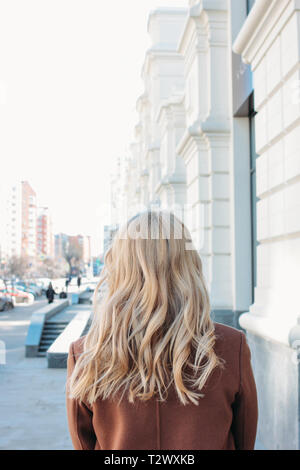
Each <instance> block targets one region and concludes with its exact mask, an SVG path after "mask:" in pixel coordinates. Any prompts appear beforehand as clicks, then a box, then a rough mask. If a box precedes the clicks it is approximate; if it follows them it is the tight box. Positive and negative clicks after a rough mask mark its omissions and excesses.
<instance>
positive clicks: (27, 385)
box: [0, 300, 72, 450]
mask: <svg viewBox="0 0 300 470" xmlns="http://www.w3.org/2000/svg"><path fill="white" fill-rule="evenodd" d="M44 304H46V301H44V300H42V301H38V302H35V303H34V304H33V305H32V306H30V307H29V306H28V307H16V308H15V309H14V310H12V311H9V312H3V313H1V315H0V339H1V340H3V341H5V344H6V349H7V355H6V364H5V365H0V396H1V401H0V417H1V418H0V449H7V450H15V449H18V450H23V449H24V450H31V449H32V450H48V449H49V450H54V449H58V450H61V449H72V445H71V441H70V438H69V434H68V429H67V420H66V411H65V381H66V370H65V369H48V368H47V359H46V358H25V347H24V344H25V339H26V334H27V329H28V325H29V322H30V318H31V315H32V313H33V311H35V310H37V309H39V308H41V307H42V306H43V305H44Z"/></svg>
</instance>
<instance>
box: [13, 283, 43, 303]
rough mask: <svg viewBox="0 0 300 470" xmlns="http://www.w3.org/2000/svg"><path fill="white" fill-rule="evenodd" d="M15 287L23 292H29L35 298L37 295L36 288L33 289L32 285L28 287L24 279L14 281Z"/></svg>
mask: <svg viewBox="0 0 300 470" xmlns="http://www.w3.org/2000/svg"><path fill="white" fill-rule="evenodd" d="M15 287H16V288H17V289H20V290H22V291H24V292H28V293H29V294H32V295H33V297H34V298H35V299H36V298H37V297H38V293H37V289H33V288H32V287H29V286H28V285H27V284H26V283H25V282H24V281H18V282H16V283H15Z"/></svg>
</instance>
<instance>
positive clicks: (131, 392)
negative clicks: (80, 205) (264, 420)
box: [67, 212, 258, 450]
mask: <svg viewBox="0 0 300 470" xmlns="http://www.w3.org/2000/svg"><path fill="white" fill-rule="evenodd" d="M94 299H96V300H95V302H94V304H95V310H94V318H93V323H92V325H91V327H90V329H89V332H88V333H87V335H86V336H85V337H82V338H80V339H78V340H77V341H74V342H73V343H71V345H70V349H69V356H68V380H67V415H68V424H69V430H70V434H71V438H72V442H73V446H74V448H75V449H80V450H100V449H103V450H112V449H116V450H122V449H123V450H124V449H126V450H129V449H131V450H133V449H157V450H159V449H172V450H183V449H189V450H211V449H214V450H221V449H222V450H235V449H241V450H245V449H249V450H250V449H253V448H254V443H255V437H256V428H257V418H258V406H257V392H256V385H255V381H254V376H253V371H252V368H251V362H250V349H249V346H248V343H247V340H246V335H245V334H244V333H243V332H242V331H239V330H237V329H235V328H231V327H229V326H225V325H222V324H218V323H214V322H213V321H212V319H211V316H210V313H211V309H210V300H209V296H208V291H207V288H206V286H205V280H204V276H203V271H202V262H201V259H200V256H199V254H198V252H197V251H196V249H195V248H194V247H193V244H192V240H191V236H190V234H189V232H188V231H187V229H186V228H185V226H184V225H183V224H182V223H181V222H180V221H179V220H178V219H177V218H176V217H175V216H174V215H172V214H169V213H167V212H145V213H142V214H138V215H137V216H135V217H133V218H132V219H130V220H129V221H128V222H127V224H126V225H125V226H124V228H121V229H120V231H119V233H118V234H117V235H116V236H115V238H114V240H113V243H112V246H111V247H110V248H109V250H108V251H107V254H106V257H105V266H104V270H103V274H102V276H101V278H100V282H99V284H98V286H97V288H96V290H95V296H94ZM97 299H98V300H97Z"/></svg>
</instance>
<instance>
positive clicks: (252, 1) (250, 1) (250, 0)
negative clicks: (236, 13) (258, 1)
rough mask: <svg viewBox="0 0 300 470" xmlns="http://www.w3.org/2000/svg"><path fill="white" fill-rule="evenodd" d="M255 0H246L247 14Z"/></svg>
mask: <svg viewBox="0 0 300 470" xmlns="http://www.w3.org/2000/svg"><path fill="white" fill-rule="evenodd" d="M254 3H255V0H247V15H249V13H250V10H251V8H252V7H253V5H254Z"/></svg>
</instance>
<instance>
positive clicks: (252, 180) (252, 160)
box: [249, 93, 258, 302]
mask: <svg viewBox="0 0 300 470" xmlns="http://www.w3.org/2000/svg"><path fill="white" fill-rule="evenodd" d="M255 115H256V111H255V105H254V93H252V95H251V96H250V98H249V125H250V187H251V241H252V302H254V289H255V286H256V281H257V279H256V277H257V276H256V272H257V245H258V242H257V229H256V225H257V223H256V204H257V196H256V159H257V154H256V145H255Z"/></svg>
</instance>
